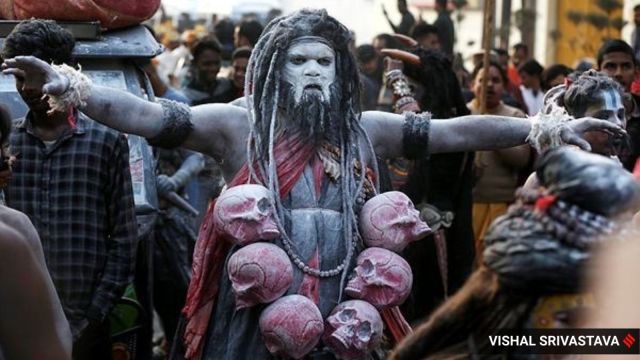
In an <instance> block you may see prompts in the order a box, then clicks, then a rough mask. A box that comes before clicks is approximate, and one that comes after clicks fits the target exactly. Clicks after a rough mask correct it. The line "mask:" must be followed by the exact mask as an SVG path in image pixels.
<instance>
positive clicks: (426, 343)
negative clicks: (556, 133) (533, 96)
mask: <svg viewBox="0 0 640 360" xmlns="http://www.w3.org/2000/svg"><path fill="white" fill-rule="evenodd" d="M536 173H537V176H538V178H539V180H540V185H541V186H540V187H539V188H536V189H521V190H519V192H518V193H517V194H516V199H517V200H516V203H515V204H514V205H513V206H511V207H510V208H509V211H508V212H507V214H505V215H503V216H501V217H499V218H498V219H497V220H496V221H495V222H494V223H493V224H492V225H491V227H490V228H489V231H488V232H487V236H486V248H485V250H484V257H483V264H482V265H481V266H480V267H479V268H478V269H477V270H476V271H475V272H474V273H473V274H472V275H471V277H470V278H469V280H467V282H466V283H465V285H464V286H463V287H462V288H461V289H460V290H459V291H458V293H456V294H455V295H454V296H453V297H451V298H450V299H449V300H448V301H447V302H445V303H444V304H443V305H442V306H441V307H440V308H439V309H438V310H436V312H434V314H433V315H432V316H431V317H430V319H429V320H428V321H427V322H425V323H424V324H422V325H420V326H419V327H417V328H416V331H415V332H414V333H413V334H412V335H411V336H410V337H408V338H407V339H405V340H404V341H403V342H402V343H401V344H400V345H399V346H398V347H397V349H396V350H395V352H394V353H393V354H392V356H391V359H398V360H400V359H402V360H407V359H442V358H448V357H451V358H474V357H477V356H489V355H493V356H498V355H502V356H504V357H505V358H507V357H508V356H509V355H514V354H513V353H509V351H510V349H509V348H507V347H496V346H493V345H492V344H491V343H490V340H489V339H490V337H489V335H495V334H496V333H497V332H498V331H499V330H507V329H508V330H517V329H526V328H529V329H535V328H576V327H578V326H579V325H580V323H579V322H580V321H584V320H585V319H580V317H579V316H576V315H580V314H582V315H584V314H585V310H589V309H590V308H592V307H593V306H597V304H594V300H593V298H592V296H591V294H588V293H584V292H583V291H584V284H583V282H584V279H585V277H586V276H587V275H588V274H587V273H588V272H590V271H599V270H601V269H594V268H593V267H592V266H587V263H588V262H589V260H590V259H591V257H592V251H593V250H594V248H595V246H596V245H601V246H606V241H615V240H611V239H614V238H615V237H614V236H612V235H613V234H615V233H616V232H618V231H623V230H624V231H627V229H626V228H625V225H627V222H628V221H630V220H631V217H632V215H633V214H635V212H636V211H637V210H638V209H639V207H640V185H638V183H637V182H636V180H635V179H634V177H633V176H632V175H631V174H630V173H628V172H627V171H626V170H625V169H624V168H622V167H621V166H620V164H619V163H617V162H615V161H613V160H611V159H608V158H606V157H603V156H600V155H594V154H590V153H587V152H584V151H581V150H577V149H574V148H571V147H562V148H559V149H556V150H551V151H549V152H547V153H546V154H545V155H544V156H543V157H542V158H541V160H540V164H539V167H538V169H537V172H536ZM480 354H481V355H480ZM500 358H502V357H500Z"/></svg>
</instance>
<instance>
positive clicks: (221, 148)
mask: <svg viewBox="0 0 640 360" xmlns="http://www.w3.org/2000/svg"><path fill="white" fill-rule="evenodd" d="M192 115H193V125H194V131H192V133H191V135H190V136H189V137H188V138H187V141H186V142H185V144H184V146H185V147H187V148H190V149H193V150H196V151H199V152H201V153H204V154H206V155H209V156H212V157H213V158H215V159H219V160H221V161H222V160H224V159H225V158H226V157H227V155H228V149H229V148H230V147H231V146H233V144H234V143H235V142H237V141H238V140H239V139H244V140H246V139H247V135H248V133H249V120H248V116H247V110H246V109H245V108H242V107H240V106H234V105H229V104H204V105H198V106H194V107H193V108H192Z"/></svg>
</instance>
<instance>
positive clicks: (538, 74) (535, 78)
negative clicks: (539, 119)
mask: <svg viewBox="0 0 640 360" xmlns="http://www.w3.org/2000/svg"><path fill="white" fill-rule="evenodd" d="M543 71H544V68H543V67H542V65H540V63H539V62H537V61H535V60H533V59H531V60H528V61H526V62H525V63H524V64H522V65H520V67H519V68H518V75H520V79H521V81H522V82H521V84H520V91H521V92H522V99H523V100H524V104H525V105H526V106H527V113H528V115H535V114H537V113H538V112H539V111H540V109H542V104H543V100H544V91H543V90H542V72H543Z"/></svg>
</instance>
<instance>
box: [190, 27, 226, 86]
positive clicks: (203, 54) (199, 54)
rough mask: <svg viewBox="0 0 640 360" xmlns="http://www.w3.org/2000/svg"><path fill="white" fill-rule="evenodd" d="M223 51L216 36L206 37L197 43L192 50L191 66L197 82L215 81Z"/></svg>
mask: <svg viewBox="0 0 640 360" xmlns="http://www.w3.org/2000/svg"><path fill="white" fill-rule="evenodd" d="M221 52H222V48H221V46H220V43H219V42H218V40H217V39H216V38H214V37H204V38H202V39H200V40H199V41H198V42H197V43H196V45H195V46H194V47H193V50H192V51H191V55H193V60H192V62H191V67H192V71H193V75H194V76H195V80H196V82H197V83H199V84H202V85H205V84H212V83H215V81H216V78H217V77H218V72H220V63H221V61H222V60H221V57H220V54H221Z"/></svg>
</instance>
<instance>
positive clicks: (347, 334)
mask: <svg viewBox="0 0 640 360" xmlns="http://www.w3.org/2000/svg"><path fill="white" fill-rule="evenodd" d="M382 326H383V325H382V318H380V314H379V313H378V310H376V308H374V307H373V306H372V305H371V304H369V303H368V302H366V301H362V300H351V301H345V302H343V303H340V304H338V306H336V308H335V309H333V311H331V314H330V315H329V317H328V318H327V322H326V327H325V331H324V336H323V337H322V340H323V341H324V343H325V344H326V345H327V346H328V347H330V348H331V349H332V350H333V351H334V352H335V353H336V355H338V357H339V358H340V359H345V360H356V359H363V358H365V357H366V356H367V355H368V354H369V353H370V352H371V351H373V350H374V349H375V348H376V347H377V346H378V345H379V344H380V340H382Z"/></svg>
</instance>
